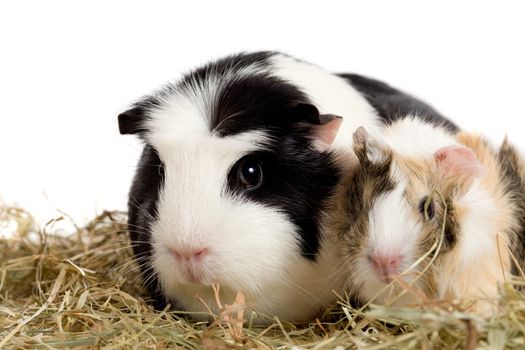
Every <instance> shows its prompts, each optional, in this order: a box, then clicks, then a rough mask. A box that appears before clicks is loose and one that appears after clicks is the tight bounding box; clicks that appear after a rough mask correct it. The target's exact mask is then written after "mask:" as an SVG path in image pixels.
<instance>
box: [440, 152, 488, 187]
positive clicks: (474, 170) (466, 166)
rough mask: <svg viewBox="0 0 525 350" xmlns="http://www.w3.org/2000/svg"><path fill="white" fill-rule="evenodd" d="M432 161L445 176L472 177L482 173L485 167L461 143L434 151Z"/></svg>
mask: <svg viewBox="0 0 525 350" xmlns="http://www.w3.org/2000/svg"><path fill="white" fill-rule="evenodd" d="M434 161H435V162H436V165H437V167H438V169H439V170H441V171H443V173H444V174H446V175H447V176H454V177H461V178H467V179H472V178H474V177H479V176H481V175H483V172H484V171H485V168H484V167H483V165H481V163H480V162H479V160H478V158H477V157H476V154H474V152H473V151H472V150H471V149H470V148H468V147H466V146H462V145H453V146H447V147H443V148H440V149H438V150H437V151H436V152H435V153H434Z"/></svg>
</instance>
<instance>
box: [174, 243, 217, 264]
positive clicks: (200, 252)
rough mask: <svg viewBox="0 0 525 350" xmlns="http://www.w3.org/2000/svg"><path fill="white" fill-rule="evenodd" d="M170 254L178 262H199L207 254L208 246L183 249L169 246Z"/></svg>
mask: <svg viewBox="0 0 525 350" xmlns="http://www.w3.org/2000/svg"><path fill="white" fill-rule="evenodd" d="M169 250H170V253H171V255H173V257H174V258H175V259H176V260H177V261H178V262H187V263H193V264H200V263H202V261H203V260H204V258H205V257H206V255H208V248H197V249H183V248H175V247H170V248H169Z"/></svg>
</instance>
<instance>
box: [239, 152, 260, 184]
mask: <svg viewBox="0 0 525 350" xmlns="http://www.w3.org/2000/svg"><path fill="white" fill-rule="evenodd" d="M238 178H239V181H240V183H241V185H242V187H243V188H244V189H254V188H256V187H258V186H259V185H260V184H261V182H262V178H263V173H262V167H261V162H260V161H259V160H258V159H254V158H246V159H245V160H244V161H243V162H242V163H241V164H240V165H239V168H238Z"/></svg>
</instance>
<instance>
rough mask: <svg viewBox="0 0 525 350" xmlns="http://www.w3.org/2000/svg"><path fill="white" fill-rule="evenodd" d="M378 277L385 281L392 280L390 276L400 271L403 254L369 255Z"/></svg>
mask: <svg viewBox="0 0 525 350" xmlns="http://www.w3.org/2000/svg"><path fill="white" fill-rule="evenodd" d="M368 259H369V260H370V263H371V265H372V268H373V269H374V271H375V273H376V275H377V277H378V278H379V280H380V281H381V282H383V283H389V282H390V281H391V278H390V276H391V275H396V274H398V273H399V266H400V265H401V260H402V256H401V255H400V254H377V253H376V254H370V255H369V256H368Z"/></svg>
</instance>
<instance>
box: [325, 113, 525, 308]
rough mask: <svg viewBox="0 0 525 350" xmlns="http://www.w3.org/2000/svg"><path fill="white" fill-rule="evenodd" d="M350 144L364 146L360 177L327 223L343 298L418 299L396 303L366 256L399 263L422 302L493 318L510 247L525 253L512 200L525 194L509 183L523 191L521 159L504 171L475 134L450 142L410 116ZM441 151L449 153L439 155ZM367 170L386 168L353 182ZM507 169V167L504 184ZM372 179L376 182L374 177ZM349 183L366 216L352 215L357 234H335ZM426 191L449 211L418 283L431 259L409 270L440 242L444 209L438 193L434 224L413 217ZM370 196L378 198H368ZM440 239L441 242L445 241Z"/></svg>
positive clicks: (395, 289)
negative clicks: (455, 305) (342, 261)
mask: <svg viewBox="0 0 525 350" xmlns="http://www.w3.org/2000/svg"><path fill="white" fill-rule="evenodd" d="M356 138H357V144H356V146H355V147H357V150H356V152H359V150H358V149H359V148H360V147H366V153H363V156H361V158H360V162H361V167H362V169H364V170H356V172H357V173H356V174H357V175H356V174H351V175H349V178H350V179H351V181H348V180H347V182H346V184H345V185H343V188H342V189H341V190H340V192H339V194H338V196H339V198H338V199H337V200H338V204H337V206H338V207H337V209H336V210H334V214H333V215H334V217H333V218H332V219H331V222H332V228H333V229H334V230H335V231H339V235H340V237H341V238H342V239H343V241H344V242H346V246H345V248H344V249H343V255H346V259H347V269H348V271H350V273H349V275H348V286H349V288H350V292H351V294H353V295H354V296H355V297H356V298H358V299H359V300H361V301H362V302H363V303H366V302H369V301H373V302H375V303H382V304H394V305H407V304H410V303H416V302H422V301H424V299H423V300H422V299H421V298H420V297H418V296H417V295H416V294H414V293H410V292H409V293H407V294H405V295H404V296H403V297H401V298H397V296H398V294H399V293H400V291H402V290H403V289H404V287H403V286H399V285H397V283H396V282H393V283H392V284H393V285H392V287H391V288H390V289H389V288H386V287H387V285H388V284H389V283H388V281H386V282H385V281H384V280H382V279H381V278H379V277H380V276H379V275H378V273H376V271H374V270H375V267H374V263H373V262H372V260H371V259H372V258H371V257H373V256H382V257H396V259H397V257H399V259H400V262H399V267H396V268H395V269H396V270H397V273H395V274H397V275H399V276H400V278H401V279H402V280H404V281H405V282H406V283H408V284H413V286H414V287H415V288H416V290H420V291H421V292H423V294H424V295H426V297H427V298H430V299H456V298H458V299H463V300H468V301H470V302H472V303H473V304H472V308H471V309H472V310H474V311H478V312H481V313H490V312H492V311H494V310H496V307H497V302H495V298H496V297H497V295H498V286H499V285H500V284H501V282H503V281H504V280H505V278H508V277H510V276H511V275H512V272H513V264H512V262H511V253H510V252H511V251H512V250H513V249H514V248H515V247H517V248H518V249H516V253H517V254H519V255H522V251H523V248H519V246H521V245H522V243H520V242H521V240H523V238H519V237H518V235H521V236H523V227H521V226H520V225H522V224H523V223H521V224H520V220H521V218H522V216H523V214H524V213H523V211H522V208H520V205H519V204H518V202H519V201H520V200H519V199H517V200H515V198H521V197H520V196H523V188H522V189H519V188H518V187H516V186H515V185H514V184H512V182H514V183H516V182H518V183H521V184H522V186H523V178H522V179H521V180H520V179H519V172H520V171H523V167H522V161H521V163H517V165H516V164H507V162H511V161H512V160H510V159H509V160H508V161H507V160H506V159H505V156H504V155H502V154H501V151H500V150H497V149H494V148H493V147H492V146H491V145H490V144H489V143H488V142H487V141H486V140H484V139H482V138H481V137H479V136H476V135H469V134H466V133H460V134H458V135H453V134H451V133H449V132H448V131H446V130H445V129H443V128H440V127H438V126H435V125H429V124H426V123H424V122H421V121H420V120H416V119H412V118H406V119H404V120H402V121H400V122H397V123H394V124H393V125H391V126H389V127H387V128H385V129H384V130H383V132H382V133H380V134H378V135H375V136H370V135H367V136H364V135H363V132H362V130H360V131H358V132H356ZM360 138H361V140H359V139H360ZM363 138H364V140H363ZM505 148H506V150H507V151H509V150H510V152H513V150H512V148H510V146H506V145H503V146H502V149H505ZM440 152H445V153H447V154H445V155H444V157H440V156H439V155H440V154H441V155H442V156H443V153H440ZM454 152H456V153H457V154H455V153H454ZM456 156H457V157H458V158H457V159H454V157H456ZM447 157H448V158H447ZM442 158H443V159H442ZM366 164H371V165H366ZM520 164H521V165H520ZM374 165H376V166H384V168H383V170H387V171H385V172H384V173H383V174H382V175H378V176H379V178H378V179H373V180H370V178H369V177H367V176H366V175H363V176H362V178H361V180H362V181H361V182H360V180H359V179H360V177H359V171H364V172H367V171H370V169H373V168H370V167H369V166H371V167H373V166H374ZM505 168H512V171H511V172H512V174H511V175H510V176H511V177H513V179H510V181H509V175H508V174H507V173H505V172H504V169H505ZM473 169H474V170H475V171H474V170H473ZM374 171H375V172H376V174H378V173H377V172H378V171H380V170H377V169H376V170H374ZM469 172H472V173H469ZM367 181H371V182H367ZM374 182H375V184H374ZM348 184H352V185H351V186H363V187H364V188H365V189H364V190H363V193H362V194H361V195H358V196H356V198H354V199H350V201H357V200H359V199H362V200H363V201H364V202H365V204H364V208H368V209H364V210H363V211H361V212H359V213H358V214H355V215H356V216H357V219H356V221H360V225H358V226H359V227H361V229H360V231H359V229H357V228H356V227H353V228H351V229H350V230H349V231H346V230H345V229H342V227H344V224H345V219H344V218H341V217H344V216H345V215H346V216H349V215H350V214H349V209H347V208H346V207H345V203H347V202H348V201H349V196H348V193H349V192H352V191H353V189H349V188H344V187H345V186H350V185H348ZM378 184H379V185H380V186H379V185H378ZM374 186H375V189H372V188H374ZM512 186H514V187H515V188H513V187H512ZM377 188H382V189H381V190H377ZM432 190H436V191H437V192H439V193H441V194H442V195H443V196H444V199H445V200H446V201H447V204H448V205H449V208H448V211H447V216H448V217H447V220H451V221H447V222H446V229H445V237H444V243H442V249H441V251H440V252H439V253H438V255H437V256H436V259H435V261H434V262H433V264H432V265H430V267H429V269H428V270H427V271H425V272H424V273H422V274H421V278H419V277H416V276H417V275H418V274H420V273H421V271H423V269H424V268H425V266H426V265H427V264H428V263H429V262H430V258H427V259H424V260H423V261H422V262H421V263H420V264H419V265H418V266H416V267H415V268H414V264H415V263H416V261H417V260H418V259H419V258H421V257H422V256H423V255H424V254H425V253H427V251H428V248H429V247H430V246H431V245H432V244H433V243H434V242H436V239H439V236H440V234H441V224H442V222H443V220H444V215H442V214H443V212H444V210H443V208H442V207H444V206H443V205H442V203H441V202H442V199H441V198H440V196H439V195H438V194H437V193H435V194H434V199H433V200H434V203H435V207H436V209H435V210H436V214H435V217H434V218H431V219H430V220H425V218H424V214H422V213H421V212H419V211H418V209H419V210H420V208H421V207H420V203H421V202H420V200H421V199H424V198H425V196H427V195H431V194H432ZM373 191H377V192H376V193H375V194H371V193H372V192H373ZM341 196H342V197H341ZM350 205H351V204H350ZM418 206H419V208H418ZM350 210H352V209H350ZM432 220H436V222H435V223H432V222H431V221H432ZM521 221H523V220H521ZM363 231H366V232H363ZM447 235H451V237H448V236H447ZM447 239H449V240H450V242H449V243H447V242H445V241H446V240H447ZM356 241H360V242H359V243H356ZM516 241H517V243H516ZM513 242H514V243H513ZM392 261H393V260H392ZM392 266H393V265H392ZM408 270H410V271H408ZM418 278H419V280H418ZM382 290H383V291H384V292H383V293H380V291H382Z"/></svg>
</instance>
